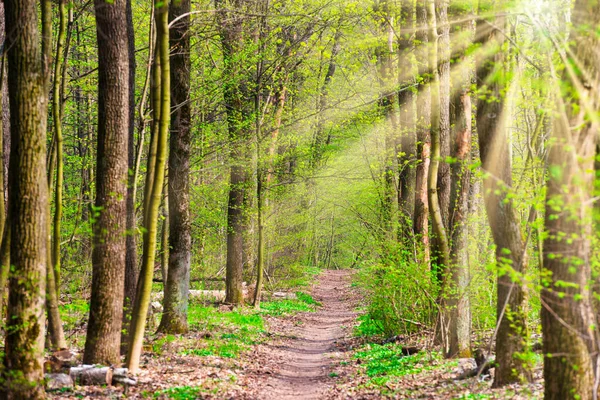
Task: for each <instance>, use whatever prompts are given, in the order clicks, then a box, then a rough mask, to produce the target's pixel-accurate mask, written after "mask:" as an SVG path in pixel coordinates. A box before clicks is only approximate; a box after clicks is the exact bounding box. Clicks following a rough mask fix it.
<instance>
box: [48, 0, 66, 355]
mask: <svg viewBox="0 0 600 400" xmlns="http://www.w3.org/2000/svg"><path fill="white" fill-rule="evenodd" d="M67 2H68V0H61V1H60V2H59V27H58V37H57V40H56V53H55V57H54V82H53V89H52V90H53V95H52V120H53V127H54V147H55V152H56V181H55V182H56V183H55V185H56V186H55V188H54V221H53V222H54V223H53V224H52V222H51V221H50V220H48V229H49V231H52V234H51V235H50V234H49V235H48V250H49V260H48V261H49V263H48V271H47V275H46V277H47V286H46V289H47V290H46V303H47V304H46V309H47V312H48V334H49V336H50V342H51V343H52V347H53V348H54V349H56V350H57V349H63V348H66V347H67V342H66V340H65V335H64V332H63V328H62V321H61V318H60V314H59V312H58V299H59V294H60V247H61V246H60V231H61V228H60V227H61V220H62V205H63V204H62V203H63V200H62V198H63V183H64V176H63V175H64V173H63V169H64V168H63V167H64V160H63V133H62V97H63V94H62V89H63V87H64V85H65V83H64V80H65V79H66V75H65V74H63V71H62V70H63V68H66V64H65V62H64V61H63V60H64V59H65V58H66V52H65V40H66V36H67V32H66V31H67ZM51 167H52V166H51ZM49 171H50V174H52V173H53V170H52V169H50V170H49ZM49 191H50V192H51V191H52V189H49ZM48 208H49V209H50V204H48Z"/></svg>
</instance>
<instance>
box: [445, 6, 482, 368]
mask: <svg viewBox="0 0 600 400" xmlns="http://www.w3.org/2000/svg"><path fill="white" fill-rule="evenodd" d="M467 17H468V15H467ZM474 28H475V25H474V23H473V22H467V23H465V24H463V25H462V26H461V30H460V31H458V32H457V33H456V37H457V38H460V40H465V42H467V43H470V42H471V41H472V37H473V33H474ZM463 32H465V33H466V34H464V33H463ZM458 46H459V47H462V46H463V43H459V44H458ZM465 48H466V47H465ZM471 64H472V60H471V59H470V58H469V57H467V56H466V54H465V53H464V52H462V53H461V54H460V55H459V57H458V58H457V59H456V60H455V63H454V65H455V68H454V74H455V76H456V82H455V83H454V86H455V87H456V88H457V93H456V94H455V95H454V97H453V103H454V113H453V114H452V116H453V117H454V118H453V121H452V124H451V125H452V126H453V135H452V140H451V143H452V150H451V156H452V158H453V160H454V162H453V164H452V165H451V171H450V172H451V183H452V186H451V190H450V196H451V197H450V215H449V217H450V221H449V229H450V230H449V234H450V238H451V248H450V265H449V266H448V267H449V268H450V271H449V275H448V276H447V277H446V281H445V282H444V289H445V290H444V292H445V295H446V304H445V307H444V312H446V313H447V314H448V315H449V317H448V318H447V322H448V323H449V329H448V339H449V340H448V345H449V347H448V349H447V353H446V356H448V357H461V358H464V357H470V356H471V310H470V301H469V292H468V290H469V285H470V274H469V254H468V221H469V198H470V194H471V169H470V164H471V159H472V155H471V143H472V126H471V119H472V109H471V93H470V90H471V78H472V71H471Z"/></svg>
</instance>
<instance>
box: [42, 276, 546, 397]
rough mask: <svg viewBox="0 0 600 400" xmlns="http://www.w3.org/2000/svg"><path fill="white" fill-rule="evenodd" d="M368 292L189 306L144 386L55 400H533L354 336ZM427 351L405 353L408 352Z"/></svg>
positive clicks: (154, 350)
mask: <svg viewBox="0 0 600 400" xmlns="http://www.w3.org/2000/svg"><path fill="white" fill-rule="evenodd" d="M361 298H362V296H361V294H360V293H359V291H358V289H357V288H355V287H354V286H353V285H352V273H351V272H350V271H347V270H345V271H344V270H343V271H323V272H322V273H321V275H320V276H319V277H318V278H317V280H316V283H315V284H314V285H313V286H312V288H311V289H310V294H306V293H302V292H299V293H298V300H278V301H273V302H264V303H263V305H262V308H261V310H260V311H257V310H254V309H249V308H244V309H239V310H238V309H232V308H230V307H227V306H223V305H221V306H219V307H215V306H209V307H200V306H196V307H191V308H190V321H191V324H190V325H191V329H190V333H189V334H187V335H183V336H177V337H175V336H171V335H166V336H165V335H150V337H149V338H148V339H147V342H148V344H147V345H146V346H145V348H144V349H145V353H144V355H143V359H142V368H141V371H140V374H139V375H138V376H137V385H135V386H130V387H128V388H124V387H122V386H114V387H113V386H104V387H100V386H85V387H81V386H76V387H75V389H74V390H72V391H65V392H59V393H53V394H51V398H55V399H59V398H60V399H83V398H86V399H88V398H89V399H100V398H102V399H117V398H133V399H176V400H190V399H242V400H243V399H264V400H276V399H277V400H278V399H300V400H305V399H327V400H333V399H379V398H384V397H385V398H399V399H400V398H401V399H417V398H418V399H532V398H542V384H541V378H540V375H541V370H540V369H539V368H537V369H536V372H535V376H536V378H537V379H536V380H535V382H534V383H532V384H526V385H513V386H510V387H507V388H503V389H492V388H491V377H489V376H488V377H483V378H470V379H464V380H455V378H456V377H457V376H458V375H460V374H461V373H462V372H464V371H465V370H466V369H468V368H470V367H471V364H472V362H473V361H472V360H471V359H464V360H445V359H443V358H442V357H441V356H440V355H439V352H436V351H435V349H431V348H429V347H430V346H428V345H427V343H430V340H429V338H428V337H427V335H423V334H419V335H414V336H402V337H398V338H397V340H395V341H392V342H391V343H385V344H382V343H383V340H382V339H381V338H379V339H376V338H365V337H357V336H356V335H355V334H354V333H355V327H356V326H357V325H358V324H359V322H358V320H357V317H358V316H359V315H360V311H359V310H360V309H361V306H362V304H361ZM409 346H410V347H416V348H419V349H421V351H419V352H418V353H416V354H410V355H408V356H407V355H406V354H404V353H403V350H402V349H403V348H404V349H406V348H407V347H409Z"/></svg>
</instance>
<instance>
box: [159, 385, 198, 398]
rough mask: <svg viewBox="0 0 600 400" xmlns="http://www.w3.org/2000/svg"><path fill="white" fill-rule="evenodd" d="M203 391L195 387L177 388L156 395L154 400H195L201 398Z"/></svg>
mask: <svg viewBox="0 0 600 400" xmlns="http://www.w3.org/2000/svg"><path fill="white" fill-rule="evenodd" d="M201 393H202V390H201V389H200V388H199V387H193V386H177V387H172V388H169V389H165V390H161V391H160V392H156V393H154V398H155V399H156V398H159V397H163V398H164V397H166V398H168V399H173V400H195V399H197V398H200V397H201V396H200V395H201Z"/></svg>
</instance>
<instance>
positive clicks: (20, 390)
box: [3, 0, 49, 399]
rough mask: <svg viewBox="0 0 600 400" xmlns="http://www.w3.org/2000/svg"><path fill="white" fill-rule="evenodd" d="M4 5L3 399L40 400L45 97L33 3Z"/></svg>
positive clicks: (45, 206)
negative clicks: (7, 270) (7, 140)
mask: <svg viewBox="0 0 600 400" xmlns="http://www.w3.org/2000/svg"><path fill="white" fill-rule="evenodd" d="M4 6H5V12H6V43H5V45H6V46H5V49H7V57H8V74H9V79H8V82H9V99H10V109H11V112H10V114H11V158H10V167H9V176H10V178H9V179H10V200H9V206H10V211H9V218H10V226H11V237H12V239H13V240H12V241H11V248H10V255H11V266H12V268H11V269H12V271H11V274H10V277H9V298H8V319H7V325H6V339H5V340H6V342H5V347H4V351H5V357H4V366H5V369H4V374H3V375H4V376H3V378H4V380H5V381H4V382H3V383H4V385H3V392H4V396H5V397H6V398H8V399H43V398H45V392H44V384H43V378H44V375H43V362H44V353H43V351H44V323H45V316H44V305H45V302H46V298H45V295H46V265H47V261H48V260H47V254H48V253H47V240H46V239H47V235H48V231H47V229H48V218H49V215H48V186H47V182H46V175H45V172H46V171H45V165H46V117H47V105H48V97H47V92H46V84H45V79H44V76H45V74H44V64H43V60H42V53H41V51H40V35H39V31H38V24H39V20H38V16H37V4H36V2H34V1H21V0H6V1H5V2H4Z"/></svg>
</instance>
